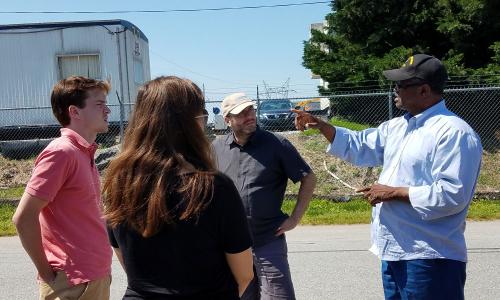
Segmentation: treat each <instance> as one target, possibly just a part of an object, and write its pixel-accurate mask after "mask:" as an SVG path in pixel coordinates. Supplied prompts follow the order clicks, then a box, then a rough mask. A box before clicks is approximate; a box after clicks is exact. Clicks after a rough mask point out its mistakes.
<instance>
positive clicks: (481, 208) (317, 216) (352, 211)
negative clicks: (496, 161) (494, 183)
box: [283, 199, 500, 225]
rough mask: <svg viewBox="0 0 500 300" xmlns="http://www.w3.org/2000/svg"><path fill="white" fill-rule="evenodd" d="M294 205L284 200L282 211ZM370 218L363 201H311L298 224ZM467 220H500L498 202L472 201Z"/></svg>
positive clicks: (346, 222) (349, 222)
mask: <svg viewBox="0 0 500 300" xmlns="http://www.w3.org/2000/svg"><path fill="white" fill-rule="evenodd" d="M294 205H295V201H293V200H285V201H284V202H283V211H284V212H286V213H288V214H290V213H291V211H292V209H293V207H294ZM370 217H371V206H370V205H369V204H368V203H367V202H366V201H365V200H360V199H355V200H351V201H349V202H332V201H328V200H316V199H313V201H311V203H310V205H309V208H308V210H307V212H306V213H305V215H304V217H303V218H302V221H301V222H300V223H301V224H302V225H337V224H368V223H370ZM467 219H468V220H470V221H485V220H498V219H500V201H499V200H487V199H479V200H474V201H473V202H472V204H471V206H470V208H469V213H468V216H467Z"/></svg>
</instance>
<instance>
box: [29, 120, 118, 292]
mask: <svg viewBox="0 0 500 300" xmlns="http://www.w3.org/2000/svg"><path fill="white" fill-rule="evenodd" d="M96 149H97V145H96V144H95V143H94V144H89V143H88V142H87V141H86V140H85V139H84V138H83V137H81V136H80V135H78V134H77V133H76V132H74V131H73V130H70V129H68V128H63V129H61V137H59V138H57V139H55V140H54V141H52V142H51V143H50V144H49V145H48V146H47V148H45V149H44V150H43V151H42V153H40V155H39V156H38V157H37V159H36V161H35V168H34V170H33V175H32V176H31V179H30V181H29V183H28V185H27V187H26V192H27V193H29V194H30V195H32V196H35V197H38V198H41V199H43V200H46V201H48V202H49V203H48V205H47V206H46V207H44V209H43V210H42V212H41V213H40V225H41V232H42V245H43V249H44V251H45V254H46V256H47V259H48V260H49V263H50V265H51V266H52V267H53V268H54V269H55V270H63V271H64V272H65V273H66V275H67V276H68V280H69V282H70V283H71V284H79V283H82V282H87V281H92V280H96V279H101V278H104V277H106V276H108V275H110V274H111V257H112V250H111V247H110V245H109V240H108V236H107V233H106V227H105V222H104V219H103V218H102V214H101V196H100V195H101V193H100V183H99V173H98V171H97V168H96V166H95V163H94V154H95V151H96Z"/></svg>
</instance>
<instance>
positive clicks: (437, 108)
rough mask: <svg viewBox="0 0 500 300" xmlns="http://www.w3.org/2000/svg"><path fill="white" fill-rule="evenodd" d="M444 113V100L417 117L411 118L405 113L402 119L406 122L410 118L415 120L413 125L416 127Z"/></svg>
mask: <svg viewBox="0 0 500 300" xmlns="http://www.w3.org/2000/svg"><path fill="white" fill-rule="evenodd" d="M444 111H446V103H445V102H444V99H441V100H440V101H439V102H438V103H436V104H434V105H433V106H431V107H429V108H428V109H426V110H424V111H423V112H421V113H419V114H418V115H415V116H412V115H411V114H410V113H406V114H405V115H404V118H405V119H406V121H409V120H410V119H411V118H415V125H416V126H417V127H419V126H422V125H423V124H424V123H425V121H427V120H428V119H429V118H430V117H432V116H435V115H437V114H440V113H442V112H444Z"/></svg>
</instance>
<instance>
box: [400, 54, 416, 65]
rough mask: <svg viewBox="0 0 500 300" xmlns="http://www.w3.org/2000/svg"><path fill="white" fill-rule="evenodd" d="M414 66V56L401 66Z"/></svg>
mask: <svg viewBox="0 0 500 300" xmlns="http://www.w3.org/2000/svg"><path fill="white" fill-rule="evenodd" d="M411 65H413V56H410V58H408V60H407V61H406V62H405V63H404V64H403V65H402V66H401V67H407V66H411Z"/></svg>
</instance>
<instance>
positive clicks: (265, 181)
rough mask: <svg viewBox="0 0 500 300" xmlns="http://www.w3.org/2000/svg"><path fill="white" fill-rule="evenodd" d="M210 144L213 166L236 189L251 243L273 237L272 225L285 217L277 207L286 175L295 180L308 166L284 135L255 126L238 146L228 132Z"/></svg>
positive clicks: (275, 225) (283, 193) (279, 205)
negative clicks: (246, 140)
mask: <svg viewBox="0 0 500 300" xmlns="http://www.w3.org/2000/svg"><path fill="white" fill-rule="evenodd" d="M212 145H213V147H214V151H215V155H216V160H217V167H218V168H219V170H220V171H221V172H223V173H225V174H226V175H227V176H229V177H230V178H231V179H232V180H233V182H234V184H235V185H236V188H237V189H238V191H239V193H240V196H241V199H242V201H243V206H244V207H245V211H246V214H247V217H248V221H249V224H250V230H251V232H252V235H253V242H254V246H261V245H264V244H266V243H268V242H270V241H272V240H274V239H275V238H276V237H275V236H274V235H275V232H276V229H277V228H278V227H279V226H280V225H281V223H282V222H283V221H284V220H285V219H286V218H287V217H288V216H287V215H286V214H285V213H283V212H282V211H281V205H282V204H283V198H284V196H285V189H286V185H287V181H288V179H290V180H292V181H293V182H294V183H295V182H297V181H299V180H301V179H302V177H304V176H305V175H307V174H308V173H310V172H311V168H310V167H309V165H308V164H307V163H306V162H305V161H304V160H303V159H302V157H301V156H300V154H299V153H298V152H297V149H295V147H294V146H293V145H292V144H291V143H290V142H289V141H288V140H287V139H285V138H284V137H282V136H280V135H277V134H273V133H271V132H268V131H265V130H261V129H259V128H257V130H256V131H255V133H254V134H253V135H252V136H251V137H250V139H249V141H248V142H247V143H246V144H245V145H244V146H242V147H241V146H239V145H238V144H237V143H236V142H235V141H234V137H233V134H232V133H229V134H227V135H225V136H222V137H218V138H217V139H215V140H214V141H213V142H212Z"/></svg>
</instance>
